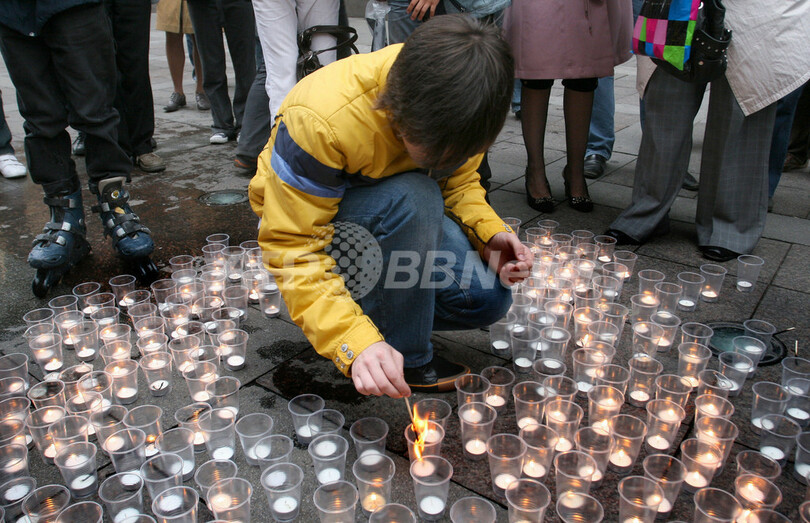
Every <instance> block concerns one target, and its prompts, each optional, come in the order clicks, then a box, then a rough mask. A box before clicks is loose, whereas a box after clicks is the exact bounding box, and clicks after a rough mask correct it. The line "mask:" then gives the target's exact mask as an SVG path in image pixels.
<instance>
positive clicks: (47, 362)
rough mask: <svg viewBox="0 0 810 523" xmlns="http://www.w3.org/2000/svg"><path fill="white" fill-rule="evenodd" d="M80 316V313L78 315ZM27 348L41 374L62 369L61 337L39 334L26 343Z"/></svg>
mask: <svg viewBox="0 0 810 523" xmlns="http://www.w3.org/2000/svg"><path fill="white" fill-rule="evenodd" d="M79 314H81V313H79ZM28 347H29V348H30V349H31V354H32V355H33V356H34V361H36V362H37V365H39V368H40V369H42V372H43V373H45V374H47V373H49V372H56V371H58V370H61V369H62V366H63V365H64V359H63V355H62V336H61V335H59V334H56V333H53V332H52V333H50V334H40V335H38V336H37V337H35V338H33V339H31V340H29V341H28Z"/></svg>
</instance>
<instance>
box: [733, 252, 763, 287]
mask: <svg viewBox="0 0 810 523" xmlns="http://www.w3.org/2000/svg"><path fill="white" fill-rule="evenodd" d="M763 265H765V260H763V259H762V258H760V257H759V256H753V255H750V254H743V255H741V256H738V257H737V290H738V291H739V292H751V291H753V290H754V286H755V285H756V283H757V279H758V278H759V273H760V271H761V270H762V267H763Z"/></svg>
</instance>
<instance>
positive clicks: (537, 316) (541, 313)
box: [490, 278, 557, 330]
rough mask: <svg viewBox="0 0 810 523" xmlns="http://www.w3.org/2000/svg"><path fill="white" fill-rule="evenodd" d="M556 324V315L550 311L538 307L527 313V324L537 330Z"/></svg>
mask: <svg viewBox="0 0 810 523" xmlns="http://www.w3.org/2000/svg"><path fill="white" fill-rule="evenodd" d="M538 279H539V278H538ZM556 324H557V315H556V314H553V313H551V312H546V311H545V310H543V309H542V308H538V310H536V311H532V312H530V313H529V326H530V327H534V328H535V329H537V330H543V329H545V328H546V327H553V326H555V325H556ZM490 328H491V327H490Z"/></svg>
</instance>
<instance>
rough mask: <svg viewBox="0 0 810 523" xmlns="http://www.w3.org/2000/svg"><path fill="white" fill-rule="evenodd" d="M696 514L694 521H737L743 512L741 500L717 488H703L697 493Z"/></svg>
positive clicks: (695, 500)
mask: <svg viewBox="0 0 810 523" xmlns="http://www.w3.org/2000/svg"><path fill="white" fill-rule="evenodd" d="M694 503H695V515H694V517H693V518H692V522H693V523H723V522H725V521H737V520H738V518H739V517H740V516H741V515H742V514H743V510H742V506H740V503H739V501H737V499H736V498H735V497H734V496H732V495H731V494H729V493H728V492H726V491H725V490H720V489H717V488H710V487H707V488H703V489H700V490H699V491H697V492H696V493H695V496H694Z"/></svg>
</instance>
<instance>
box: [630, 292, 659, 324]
mask: <svg viewBox="0 0 810 523" xmlns="http://www.w3.org/2000/svg"><path fill="white" fill-rule="evenodd" d="M658 305H659V302H658V299H657V298H656V297H655V295H654V294H634V295H633V296H631V297H630V322H631V323H632V324H636V323H640V322H648V321H650V317H652V315H653V313H654V312H655V311H657V310H658Z"/></svg>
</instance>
